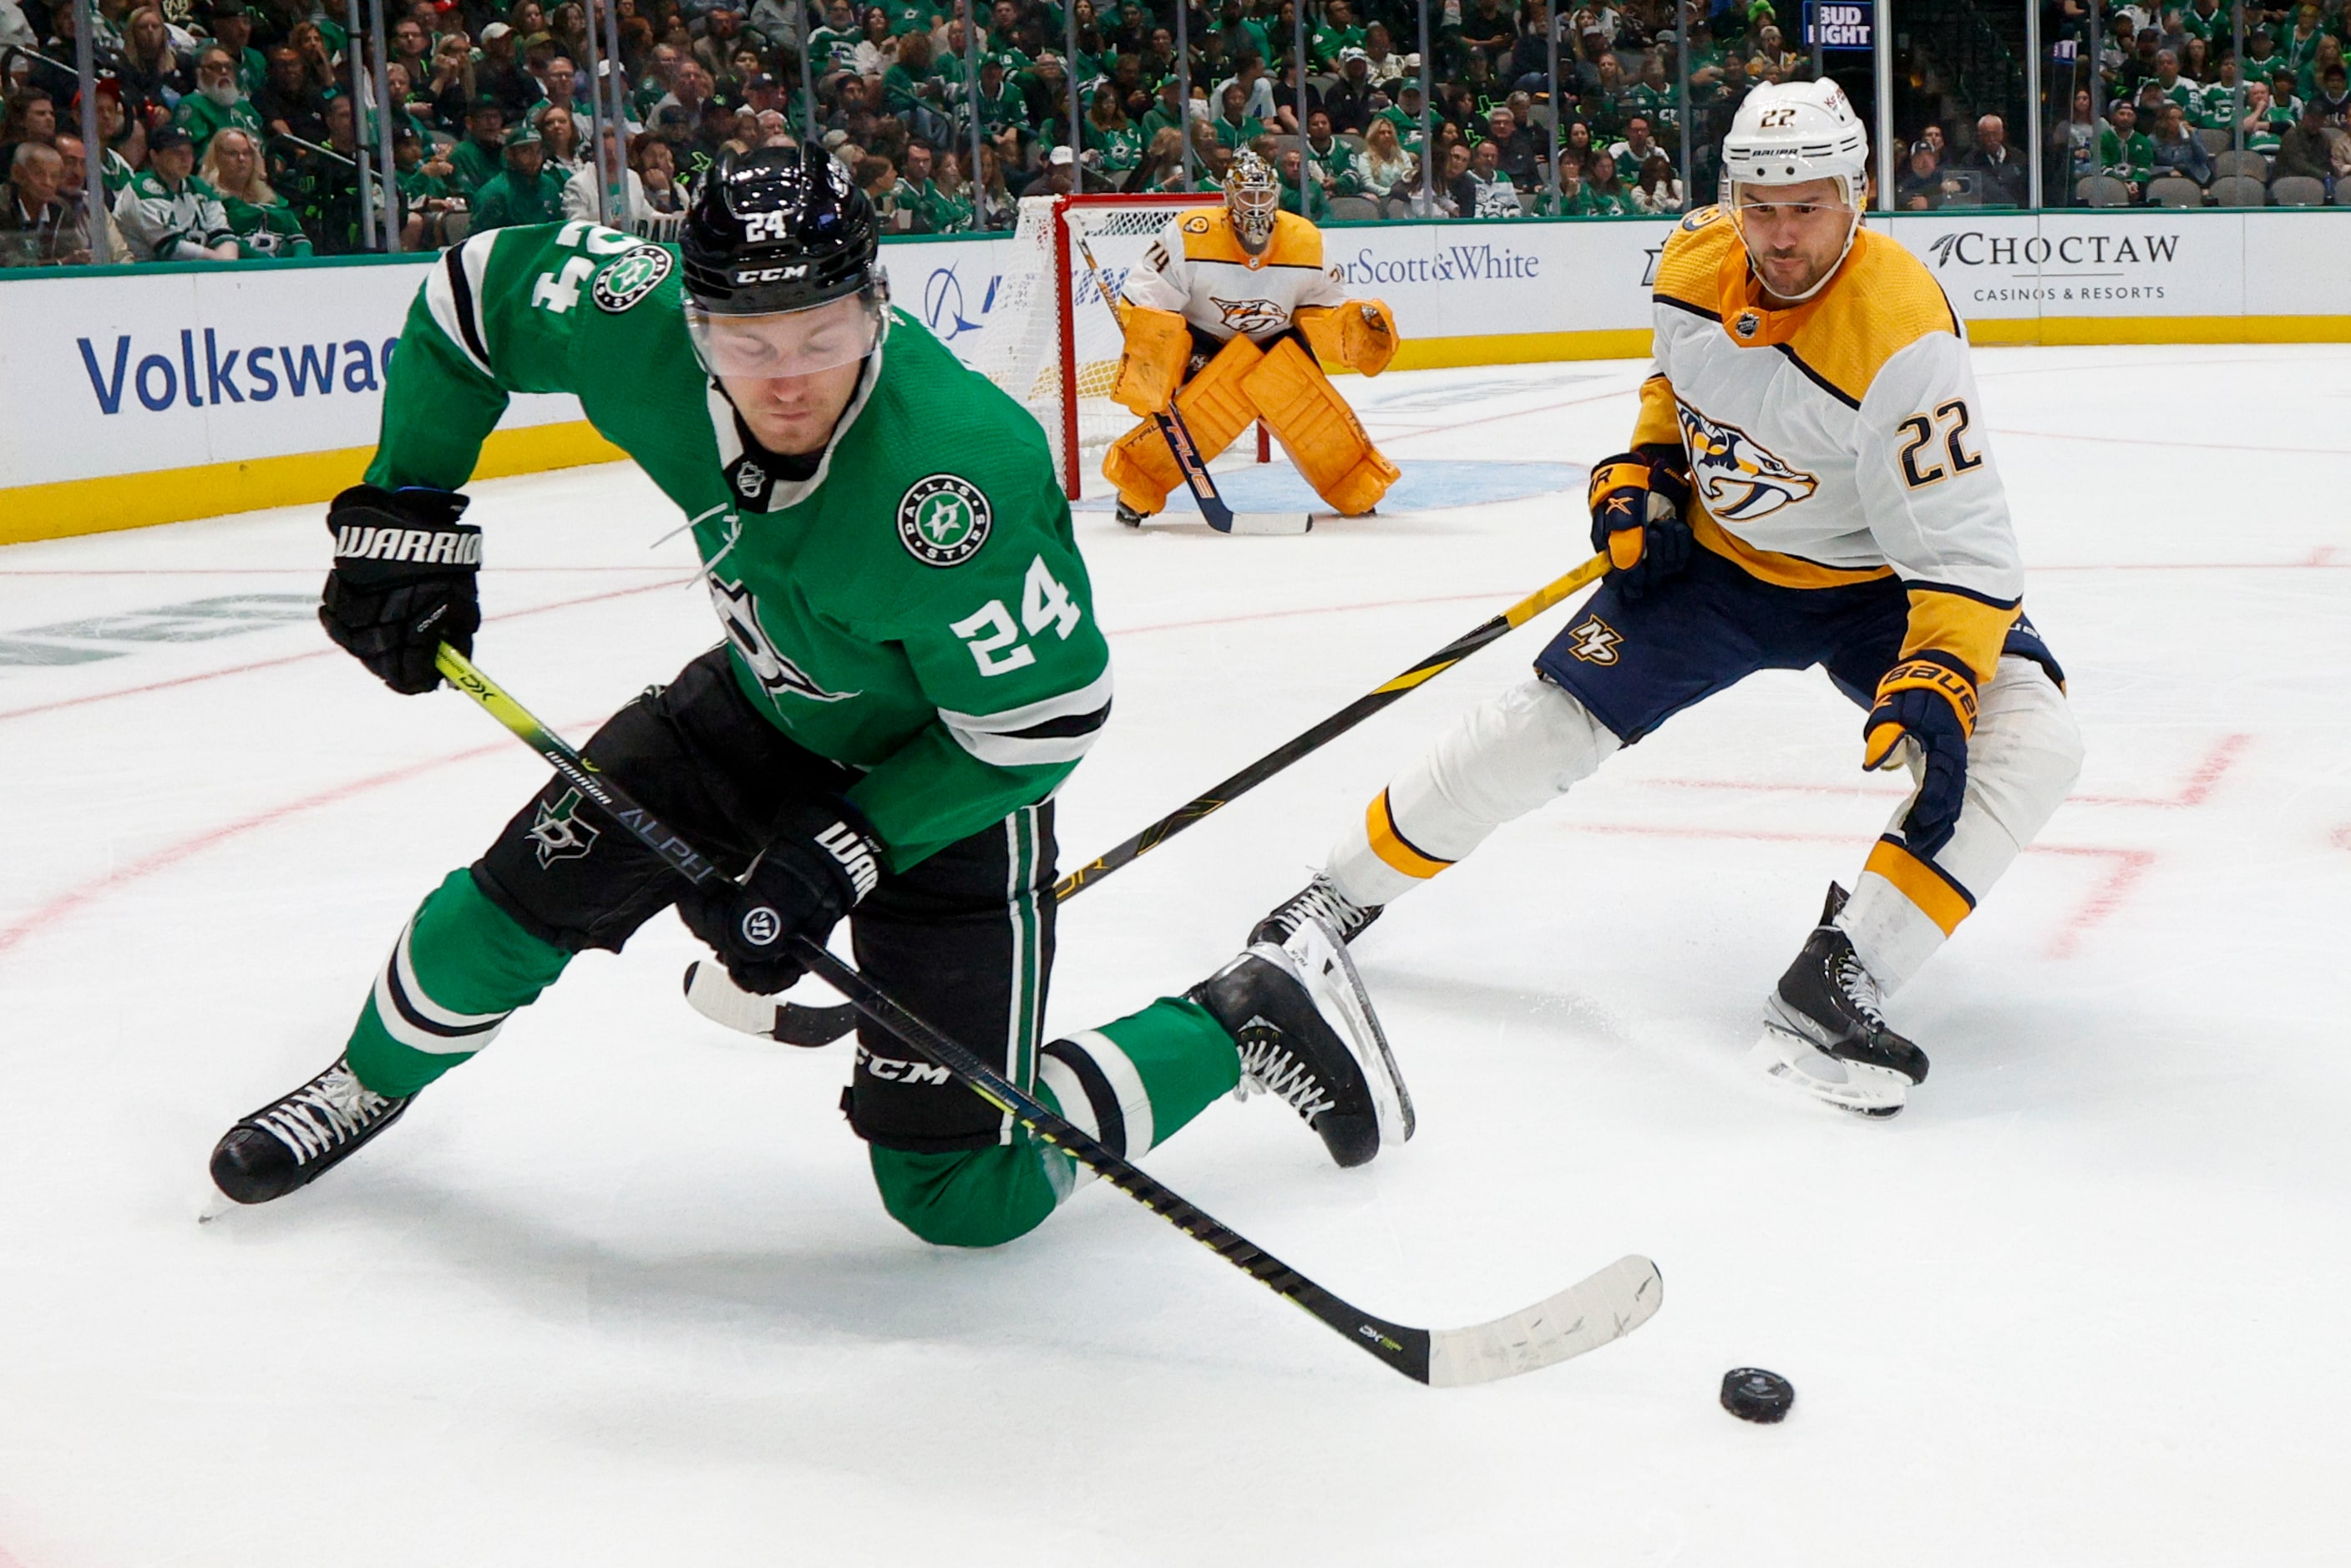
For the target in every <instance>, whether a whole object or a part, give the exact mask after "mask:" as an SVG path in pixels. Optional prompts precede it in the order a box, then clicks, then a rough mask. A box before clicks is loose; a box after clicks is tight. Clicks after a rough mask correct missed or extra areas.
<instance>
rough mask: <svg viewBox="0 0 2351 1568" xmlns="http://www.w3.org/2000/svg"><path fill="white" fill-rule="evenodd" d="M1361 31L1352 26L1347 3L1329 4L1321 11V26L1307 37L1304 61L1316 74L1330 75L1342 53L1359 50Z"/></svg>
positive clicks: (1341, 0)
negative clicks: (1306, 58) (1308, 63)
mask: <svg viewBox="0 0 2351 1568" xmlns="http://www.w3.org/2000/svg"><path fill="white" fill-rule="evenodd" d="M1363 43H1364V29H1363V28H1361V27H1359V26H1355V11H1354V7H1353V6H1352V5H1348V4H1347V0H1330V4H1329V5H1326V6H1324V7H1323V11H1322V26H1319V27H1316V28H1315V29H1314V30H1313V31H1312V32H1311V33H1310V34H1309V35H1308V36H1307V39H1306V53H1307V57H1309V58H1310V59H1311V60H1312V61H1313V62H1314V68H1315V69H1316V70H1318V71H1334V70H1336V69H1337V67H1338V61H1339V52H1340V51H1341V50H1342V49H1354V48H1361V47H1363Z"/></svg>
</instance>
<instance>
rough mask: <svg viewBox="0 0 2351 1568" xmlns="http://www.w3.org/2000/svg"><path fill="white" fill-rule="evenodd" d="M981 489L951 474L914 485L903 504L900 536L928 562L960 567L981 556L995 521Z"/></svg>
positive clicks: (909, 550)
mask: <svg viewBox="0 0 2351 1568" xmlns="http://www.w3.org/2000/svg"><path fill="white" fill-rule="evenodd" d="M993 520H994V519H993V517H992V514H990V513H989V511H988V507H987V495H985V494H984V493H982V492H981V491H980V488H979V487H978V486H977V485H976V484H973V483H970V482H969V481H967V480H963V479H958V478H956V476H955V475H954V474H952V473H934V474H931V475H929V476H928V477H926V478H923V479H918V480H916V481H914V483H913V484H911V485H909V486H908V487H907V489H906V493H905V494H904V496H903V497H901V498H900V499H899V502H898V537H899V539H900V540H901V541H902V542H903V543H904V545H905V546H906V553H907V554H908V555H910V556H914V559H916V560H917V561H920V562H922V563H923V565H925V566H961V565H962V564H963V563H964V562H966V561H968V560H970V559H971V558H972V557H973V556H977V554H979V547H980V546H981V545H985V544H987V530H988V525H989V524H990V523H991V522H992V521H993Z"/></svg>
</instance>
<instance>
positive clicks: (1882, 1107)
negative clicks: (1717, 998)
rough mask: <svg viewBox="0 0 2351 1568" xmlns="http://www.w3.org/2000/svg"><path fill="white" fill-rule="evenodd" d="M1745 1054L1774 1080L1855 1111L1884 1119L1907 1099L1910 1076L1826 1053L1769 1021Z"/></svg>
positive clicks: (1765, 1074) (1764, 1073)
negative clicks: (1753, 1045)
mask: <svg viewBox="0 0 2351 1568" xmlns="http://www.w3.org/2000/svg"><path fill="white" fill-rule="evenodd" d="M1747 1060H1748V1061H1749V1063H1750V1064H1752V1065H1753V1066H1754V1067H1755V1068H1756V1069H1757V1070H1759V1071H1760V1072H1761V1073H1762V1075H1764V1076H1765V1077H1767V1078H1769V1079H1771V1081H1772V1082H1773V1083H1775V1084H1779V1085H1782V1086H1783V1087H1786V1088H1791V1089H1796V1090H1799V1091H1801V1092H1802V1093H1804V1094H1806V1095H1809V1096H1812V1097H1813V1099H1816V1100H1819V1101H1820V1102H1822V1103H1823V1104H1824V1105H1831V1106H1835V1107H1836V1108H1837V1109H1839V1110H1841V1111H1846V1112H1849V1113H1851V1114H1852V1115H1854V1116H1869V1117H1871V1118H1873V1119H1876V1120H1883V1119H1885V1118H1886V1117H1887V1116H1899V1115H1901V1114H1902V1107H1903V1106H1906V1105H1907V1104H1908V1103H1909V1095H1910V1080H1909V1079H1907V1078H1906V1077H1904V1076H1903V1075H1901V1074H1899V1073H1896V1072H1895V1071H1894V1070H1893V1069H1891V1068H1889V1067H1876V1066H1872V1065H1871V1064H1868V1063H1866V1062H1847V1061H1844V1060H1843V1059H1842V1058H1840V1057H1836V1056H1832V1055H1829V1054H1827V1053H1826V1052H1823V1051H1822V1050H1821V1049H1820V1048H1819V1047H1817V1046H1815V1045H1814V1044H1813V1043H1812V1042H1811V1041H1809V1040H1806V1039H1804V1038H1802V1036H1801V1035H1796V1034H1792V1033H1789V1032H1788V1031H1786V1030H1784V1029H1780V1028H1775V1027H1773V1026H1772V1025H1771V1024H1768V1023H1767V1024H1765V1025H1764V1026H1763V1037H1762V1038H1761V1039H1760V1040H1758V1041H1757V1042H1756V1043H1755V1047H1754V1049H1753V1050H1751V1051H1750V1052H1749V1053H1748V1054H1747Z"/></svg>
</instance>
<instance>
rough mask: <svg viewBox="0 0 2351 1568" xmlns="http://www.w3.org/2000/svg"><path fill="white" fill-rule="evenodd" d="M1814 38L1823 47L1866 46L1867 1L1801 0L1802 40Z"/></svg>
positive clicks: (1807, 41)
mask: <svg viewBox="0 0 2351 1568" xmlns="http://www.w3.org/2000/svg"><path fill="white" fill-rule="evenodd" d="M1815 35H1817V39H1816V37H1815ZM1815 41H1817V42H1818V43H1819V44H1820V46H1821V47H1822V48H1823V49H1865V48H1868V47H1870V44H1871V38H1870V0H1836V3H1835V4H1830V3H1829V0H1805V5H1804V42H1806V43H1807V44H1810V43H1813V42H1815Z"/></svg>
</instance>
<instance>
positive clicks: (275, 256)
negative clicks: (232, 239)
mask: <svg viewBox="0 0 2351 1568" xmlns="http://www.w3.org/2000/svg"><path fill="white" fill-rule="evenodd" d="M200 177H201V178H202V179H203V180H204V182H205V183H206V184H208V185H210V186H211V187H212V188H213V189H214V191H217V192H220V200H221V210H222V212H223V213H224V214H225V216H226V217H227V219H228V226H229V230H230V232H231V233H233V234H235V236H236V248H237V254H238V255H240V256H242V257H244V258H245V259H246V260H247V261H252V260H256V259H267V260H282V259H284V258H286V257H288V256H307V255H308V254H310V236H309V235H308V234H304V233H303V232H302V220H301V219H300V218H298V216H296V215H295V212H294V208H293V206H292V204H291V203H290V202H287V200H286V198H285V197H283V196H280V195H279V194H278V193H277V192H276V191H275V190H274V189H272V188H271V186H270V183H269V182H268V180H267V179H266V178H265V177H264V175H263V173H262V169H261V142H260V139H259V138H258V137H256V135H255V134H254V133H253V132H252V131H250V130H246V128H245V127H243V126H241V125H225V126H223V127H221V129H220V130H216V131H214V133H213V139H212V140H211V141H210V142H209V143H208V144H206V146H205V148H204V167H203V169H202V170H201V171H200Z"/></svg>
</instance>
